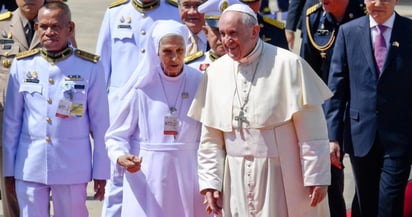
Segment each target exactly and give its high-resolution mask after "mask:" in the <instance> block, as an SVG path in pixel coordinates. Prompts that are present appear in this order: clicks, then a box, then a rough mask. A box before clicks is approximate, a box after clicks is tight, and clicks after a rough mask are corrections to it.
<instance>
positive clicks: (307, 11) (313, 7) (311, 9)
mask: <svg viewBox="0 0 412 217" xmlns="http://www.w3.org/2000/svg"><path fill="white" fill-rule="evenodd" d="M321 7H322V4H321V3H317V4H315V5H313V6H312V7H310V8H308V9H307V10H306V16H308V15H310V14H311V13H313V12H315V11H316V10H318V9H319V8H321Z"/></svg>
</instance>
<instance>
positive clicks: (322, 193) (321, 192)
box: [309, 185, 328, 207]
mask: <svg viewBox="0 0 412 217" xmlns="http://www.w3.org/2000/svg"><path fill="white" fill-rule="evenodd" d="M309 188H310V195H309V197H310V206H312V207H315V206H317V205H318V204H319V203H320V202H322V200H323V199H325V197H326V194H327V193H328V186H326V185H325V186H310V187H309Z"/></svg>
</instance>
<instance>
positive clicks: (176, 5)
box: [166, 0, 179, 7]
mask: <svg viewBox="0 0 412 217" xmlns="http://www.w3.org/2000/svg"><path fill="white" fill-rule="evenodd" d="M166 2H167V3H169V4H171V5H173V6H175V7H178V6H179V4H178V3H177V0H166Z"/></svg>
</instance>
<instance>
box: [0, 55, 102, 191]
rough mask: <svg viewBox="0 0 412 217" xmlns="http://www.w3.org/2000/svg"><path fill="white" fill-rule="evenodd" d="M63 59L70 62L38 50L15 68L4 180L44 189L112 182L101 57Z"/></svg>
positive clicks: (18, 60)
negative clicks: (7, 179) (41, 186)
mask: <svg viewBox="0 0 412 217" xmlns="http://www.w3.org/2000/svg"><path fill="white" fill-rule="evenodd" d="M60 55H62V56H64V57H65V58H62V59H58V60H57V61H52V59H50V58H49V59H48V58H46V57H45V55H44V53H42V51H41V50H40V49H35V50H31V51H27V52H26V53H25V54H24V53H23V54H22V55H20V57H18V58H16V59H15V60H14V62H13V64H12V67H11V70H10V80H9V85H8V89H7V96H6V101H7V103H6V107H5V115H4V124H3V129H4V130H3V144H4V146H3V150H4V152H3V163H4V164H3V167H4V170H3V172H4V176H14V177H15V178H16V179H20V180H24V181H30V182H37V183H43V184H79V183H87V182H89V181H90V180H91V179H92V178H93V179H107V178H108V177H109V165H110V164H109V159H108V155H107V151H106V148H105V144H104V134H105V132H106V129H107V127H108V125H109V118H108V102H107V95H106V94H105V82H104V77H103V68H102V66H101V64H100V62H98V61H97V60H98V57H97V56H95V55H92V54H88V53H85V52H83V51H81V50H77V49H74V48H72V47H68V48H67V49H65V50H64V51H62V53H60ZM62 108H67V110H66V109H62ZM90 132H92V133H93V138H94V143H93V144H94V145H93V147H92V145H91V140H90V137H89V135H90Z"/></svg>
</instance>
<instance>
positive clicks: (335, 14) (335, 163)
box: [300, 0, 365, 217]
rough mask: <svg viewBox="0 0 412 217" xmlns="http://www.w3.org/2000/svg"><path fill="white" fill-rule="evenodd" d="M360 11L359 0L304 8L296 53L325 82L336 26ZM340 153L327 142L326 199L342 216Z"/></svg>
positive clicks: (333, 211) (323, 2)
mask: <svg viewBox="0 0 412 217" xmlns="http://www.w3.org/2000/svg"><path fill="white" fill-rule="evenodd" d="M364 15H365V6H364V4H359V2H358V0H320V3H318V4H315V5H314V6H312V7H310V8H308V9H307V10H306V13H305V20H304V25H303V26H302V46H301V48H300V55H301V56H302V57H303V58H304V59H305V60H306V61H307V62H308V63H309V64H310V66H311V67H312V68H313V70H315V72H316V73H317V74H318V75H319V77H321V78H322V80H323V81H324V82H325V83H326V84H327V82H328V77H329V66H330V60H331V57H332V51H333V46H334V45H335V38H336V35H337V34H338V30H339V26H340V25H342V24H343V23H347V22H349V21H351V20H353V19H355V18H358V17H361V16H364ZM343 156H344V154H343V150H342V149H341V148H340V147H339V146H330V158H331V162H332V166H331V177H332V179H331V185H330V186H329V188H328V200H329V211H330V215H331V216H332V217H346V206H345V200H344V197H343V187H344V175H343V166H342V161H343Z"/></svg>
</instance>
